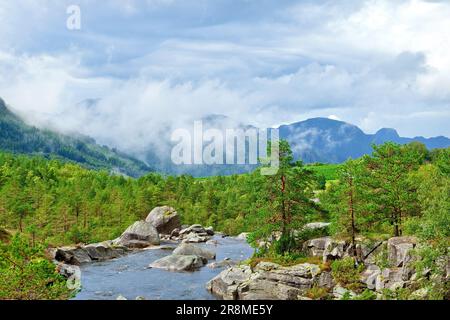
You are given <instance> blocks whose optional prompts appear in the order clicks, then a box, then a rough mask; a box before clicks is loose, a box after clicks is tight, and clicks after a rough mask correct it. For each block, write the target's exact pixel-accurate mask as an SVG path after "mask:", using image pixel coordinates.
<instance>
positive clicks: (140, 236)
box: [114, 221, 160, 249]
mask: <svg viewBox="0 0 450 320" xmlns="http://www.w3.org/2000/svg"><path fill="white" fill-rule="evenodd" d="M114 244H115V245H120V246H124V247H127V248H132V249H136V248H146V247H149V246H152V245H159V244H160V238H159V233H158V231H157V230H156V228H155V227H154V226H153V225H152V224H151V223H149V222H145V221H136V222H135V223H134V224H132V225H131V226H129V227H128V228H127V230H125V232H124V233H123V234H122V235H121V236H120V237H119V238H118V239H116V240H115V241H114Z"/></svg>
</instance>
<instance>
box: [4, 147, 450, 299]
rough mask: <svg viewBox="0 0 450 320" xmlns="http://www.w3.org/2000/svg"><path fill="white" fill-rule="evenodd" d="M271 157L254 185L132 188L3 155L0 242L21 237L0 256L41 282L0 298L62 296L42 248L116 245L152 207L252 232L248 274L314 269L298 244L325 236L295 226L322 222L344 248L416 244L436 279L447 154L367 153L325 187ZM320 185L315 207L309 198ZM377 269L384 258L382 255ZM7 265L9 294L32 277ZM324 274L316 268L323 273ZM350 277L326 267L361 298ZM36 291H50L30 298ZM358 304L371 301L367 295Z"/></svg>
mask: <svg viewBox="0 0 450 320" xmlns="http://www.w3.org/2000/svg"><path fill="white" fill-rule="evenodd" d="M278 152H279V154H280V170H279V171H278V172H277V174H275V175H273V176H263V175H261V174H260V171H259V170H260V169H257V170H255V171H254V172H253V173H250V174H243V175H233V176H226V177H224V176H217V177H210V178H202V179H195V178H193V177H191V176H179V177H171V176H169V177H165V176H161V175H158V174H154V173H151V174H148V175H146V176H143V177H141V178H138V179H133V178H127V177H124V176H118V175H111V174H110V173H109V172H108V171H93V170H88V169H86V168H84V167H82V166H79V165H76V164H73V163H67V162H61V161H57V160H48V159H45V158H43V157H38V156H32V157H30V156H20V155H11V154H7V153H0V236H2V238H3V239H7V238H9V236H7V235H5V234H7V233H5V232H2V231H1V230H3V229H4V230H8V231H11V232H10V233H12V234H14V233H18V234H20V237H14V238H13V239H14V240H12V241H11V243H12V244H13V245H9V246H6V247H3V249H2V250H3V251H2V252H3V253H2V256H5V255H6V256H8V257H14V259H18V255H20V256H23V259H24V260H23V261H27V263H26V265H27V266H28V265H30V268H37V269H36V270H38V271H37V272H36V275H39V276H38V277H37V278H36V279H35V280H36V281H35V282H33V283H34V284H35V285H33V286H35V287H36V290H37V291H36V292H34V291H33V288H31V287H30V288H27V291H24V292H23V293H22V294H23V296H20V297H19V296H17V295H16V294H18V293H14V292H11V291H8V289H7V288H8V287H1V290H3V291H2V293H1V294H2V295H3V296H1V297H3V298H8V297H10V298H26V297H30V298H35V297H43V298H46V296H45V294H48V296H47V297H49V298H53V297H57V296H58V297H61V298H64V297H67V293H66V292H64V291H62V289H61V288H60V286H59V280H58V279H59V278H58V277H56V278H55V275H54V267H52V265H51V264H46V262H43V261H44V260H40V259H41V258H42V251H41V249H42V244H43V243H46V244H48V245H53V246H56V245H63V244H74V243H91V242H98V241H103V240H106V239H113V238H116V237H117V236H119V235H120V234H121V232H123V230H124V229H125V228H126V227H127V226H129V225H130V224H131V223H133V222H134V221H136V220H141V219H143V218H145V217H146V215H147V214H148V212H149V211H150V210H151V209H153V208H154V207H156V206H160V205H169V206H172V207H174V208H176V209H177V211H178V212H179V213H180V216H181V219H182V223H184V224H194V223H200V224H202V225H211V226H213V227H214V228H215V229H216V230H221V231H223V232H225V233H228V234H231V235H235V234H238V233H241V232H251V235H250V242H251V243H252V244H253V245H254V246H255V247H258V248H259V250H258V252H257V254H256V256H255V257H254V258H253V259H252V260H251V261H250V262H249V263H250V264H255V263H257V261H272V262H276V263H280V264H284V265H292V264H296V263H301V262H313V263H317V264H320V261H316V260H317V259H316V260H314V261H312V259H313V258H310V257H309V258H308V257H305V255H304V253H303V252H302V244H303V242H305V241H307V240H308V239H311V238H314V237H318V236H323V235H325V234H324V233H323V232H326V231H317V230H316V231H307V230H304V229H303V226H304V225H305V224H306V223H308V222H314V221H331V223H332V226H331V229H330V232H331V235H333V236H335V237H338V238H346V239H350V240H353V241H354V239H355V238H357V237H359V236H364V237H366V238H369V239H379V238H381V239H385V238H386V235H388V236H389V235H392V236H394V235H402V234H405V235H406V234H410V235H416V236H418V237H420V238H421V239H422V240H423V242H424V246H423V247H422V249H421V250H420V252H419V250H418V252H417V254H418V255H421V256H422V257H423V259H422V260H420V264H421V265H418V268H419V269H421V270H428V269H430V268H435V269H436V270H438V269H439V270H441V269H442V268H440V267H439V264H438V263H437V261H436V260H438V259H439V258H440V257H442V256H444V257H445V256H446V255H448V252H447V251H446V250H448V247H449V236H450V235H449V232H450V231H449V230H450V210H449V208H450V207H449V206H450V204H449V179H450V178H449V168H450V165H449V163H450V149H445V150H435V151H432V152H428V151H427V150H426V149H424V148H421V146H420V145H417V144H412V145H406V146H400V145H396V144H393V143H386V144H384V145H381V146H376V147H374V153H373V155H371V156H365V157H363V158H361V159H357V160H351V161H348V162H346V163H345V164H343V165H339V166H332V167H333V168H334V169H333V170H336V174H337V179H335V178H336V176H331V175H327V177H326V179H327V180H328V178H332V180H334V181H332V182H331V183H328V185H327V186H326V187H325V185H324V184H323V183H321V178H320V177H317V175H316V174H315V173H316V172H317V170H316V169H317V168H319V167H322V166H307V167H305V166H303V164H302V163H301V162H294V161H293V158H292V152H291V150H290V147H289V145H288V144H287V143H286V142H284V141H283V142H282V143H281V144H280V149H279V150H278ZM325 167H328V165H326V166H325ZM330 170H331V169H330ZM333 174H334V173H333ZM321 187H322V188H324V190H322V191H321V193H320V199H321V203H320V204H318V203H315V202H314V201H312V200H311V199H313V198H314V197H316V195H315V194H317V190H318V189H320V188H321ZM262 244H263V245H262ZM14 245H16V247H14ZM261 245H262V246H261ZM21 246H23V247H24V249H23V251H20V250H19V248H21ZM38 248H39V249H38ZM10 250H12V251H10ZM379 259H381V260H386V257H385V256H383V255H382V254H381V256H380V257H379ZM10 260H12V259H9V260H8V259H6V260H5V259H3V260H2V266H1V268H3V269H2V270H5V272H10V273H11V274H10V279H11V280H10V281H12V282H11V283H9V282H5V283H9V284H8V286H10V287H11V288H14V285H17V283H20V281H23V279H20V276H19V275H20V274H21V272H22V274H23V276H24V277H25V276H27V274H29V272H30V271H29V270H28V269H24V271H20V272H19V271H18V270H21V269H20V268H19V269H17V268H15V267H14V264H12V263H11V261H10ZM8 261H9V262H8ZM12 261H14V263H16V264H17V265H20V261H15V260H12ZM30 261H31V262H32V263H29V262H30ZM329 267H330V266H328V265H321V268H322V269H323V270H328V269H329ZM52 268H53V269H52ZM359 268H360V267H359V266H357V265H356V264H355V261H354V259H347V260H342V261H339V262H338V261H336V262H335V263H333V265H332V272H333V275H334V276H335V278H336V279H338V280H337V281H338V282H340V283H341V284H342V285H343V286H346V287H347V288H349V289H350V288H351V289H353V290H359V288H358V285H357V283H356V278H357V275H358V274H359V272H360V271H361V270H360V269H359ZM33 270H34V269H33ZM51 270H53V271H51ZM27 272H28V273H27ZM2 274H3V272H2ZM5 274H7V273H5ZM14 279H15V280H14ZM49 279H50V280H49ZM5 281H6V280H5ZM33 281H34V280H33ZM43 283H45V287H46V288H49V290H48V292H47V293H46V292H45V290H41V289H38V288H42V285H43ZM423 286H424V287H427V288H431V291H432V292H433V294H435V295H436V296H437V297H443V296H445V290H447V291H448V288H446V287H445V285H444V284H442V283H435V282H433V280H432V279H429V280H428V282H426V283H424V284H423ZM60 289H61V290H60ZM322 294H323V292H321V291H319V290H316V291H313V292H311V295H314V296H322ZM41 295H42V296H41ZM360 296H361V298H367V299H369V298H372V296H369V294H367V293H366V294H364V293H362V294H361V295H360Z"/></svg>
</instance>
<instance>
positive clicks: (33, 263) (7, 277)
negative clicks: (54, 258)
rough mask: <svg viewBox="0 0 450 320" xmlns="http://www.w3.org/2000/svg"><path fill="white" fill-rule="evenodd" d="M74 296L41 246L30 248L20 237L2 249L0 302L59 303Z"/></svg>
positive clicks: (13, 239)
mask: <svg viewBox="0 0 450 320" xmlns="http://www.w3.org/2000/svg"><path fill="white" fill-rule="evenodd" d="M71 294H72V292H71V291H70V290H69V289H68V288H67V286H66V279H65V278H64V277H62V276H61V275H59V274H58V273H57V272H56V268H55V265H54V264H53V263H52V262H50V261H49V260H47V259H46V258H45V255H44V250H43V247H42V246H31V245H30V244H29V243H28V240H26V239H25V238H24V237H22V236H20V235H15V236H14V237H13V238H12V239H11V243H10V244H9V245H1V246H0V300H3V299H5V300H10V299H12V300H60V299H68V298H70V296H71Z"/></svg>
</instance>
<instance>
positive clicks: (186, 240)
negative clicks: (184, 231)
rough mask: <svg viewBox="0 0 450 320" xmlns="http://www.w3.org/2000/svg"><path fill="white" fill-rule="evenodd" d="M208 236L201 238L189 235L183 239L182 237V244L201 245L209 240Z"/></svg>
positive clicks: (192, 234)
mask: <svg viewBox="0 0 450 320" xmlns="http://www.w3.org/2000/svg"><path fill="white" fill-rule="evenodd" d="M210 239H211V237H209V236H202V235H199V234H196V233H189V234H188V235H186V236H185V237H183V241H182V242H183V243H202V242H206V241H208V240H210Z"/></svg>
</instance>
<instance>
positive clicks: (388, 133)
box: [375, 128, 400, 139]
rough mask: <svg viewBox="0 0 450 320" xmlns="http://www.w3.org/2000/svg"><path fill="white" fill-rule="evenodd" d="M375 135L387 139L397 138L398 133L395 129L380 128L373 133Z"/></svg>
mask: <svg viewBox="0 0 450 320" xmlns="http://www.w3.org/2000/svg"><path fill="white" fill-rule="evenodd" d="M375 136H378V137H385V138H389V139H396V138H399V137H400V135H399V134H398V132H397V130H395V129H392V128H382V129H380V130H378V131H377V133H375Z"/></svg>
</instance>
